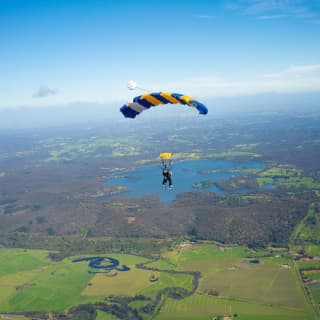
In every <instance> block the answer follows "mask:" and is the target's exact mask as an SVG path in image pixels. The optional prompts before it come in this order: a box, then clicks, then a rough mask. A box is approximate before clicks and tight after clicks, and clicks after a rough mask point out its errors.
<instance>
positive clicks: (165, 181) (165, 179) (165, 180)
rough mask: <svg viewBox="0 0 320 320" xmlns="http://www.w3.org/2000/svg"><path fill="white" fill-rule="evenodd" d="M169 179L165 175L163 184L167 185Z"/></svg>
mask: <svg viewBox="0 0 320 320" xmlns="http://www.w3.org/2000/svg"><path fill="white" fill-rule="evenodd" d="M167 181H168V179H167V178H166V177H163V180H162V185H165V184H166V183H167Z"/></svg>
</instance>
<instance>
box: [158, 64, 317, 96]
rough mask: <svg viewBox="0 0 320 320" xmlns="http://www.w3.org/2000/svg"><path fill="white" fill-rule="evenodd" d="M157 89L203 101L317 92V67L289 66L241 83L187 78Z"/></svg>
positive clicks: (209, 78) (240, 81)
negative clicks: (254, 95) (197, 97)
mask: <svg viewBox="0 0 320 320" xmlns="http://www.w3.org/2000/svg"><path fill="white" fill-rule="evenodd" d="M158 87H159V88H166V89H167V90H171V91H176V92H182V93H187V94H190V95H191V96H192V95H193V96H207V97H211V96H233V95H244V94H245V95H251V94H259V93H267V92H278V93H289V92H310V91H320V64H314V65H304V66H290V67H288V68H287V69H286V70H285V71H280V72H275V73H271V74H263V75H257V76H255V77H251V78H242V79H239V78H238V79H226V78H221V77H190V78H187V79H183V80H180V81H174V82H171V83H163V84H158Z"/></svg>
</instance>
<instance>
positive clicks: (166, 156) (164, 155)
mask: <svg viewBox="0 0 320 320" xmlns="http://www.w3.org/2000/svg"><path fill="white" fill-rule="evenodd" d="M171 157H172V153H171V152H162V153H160V159H163V160H166V159H167V160H169V159H171Z"/></svg>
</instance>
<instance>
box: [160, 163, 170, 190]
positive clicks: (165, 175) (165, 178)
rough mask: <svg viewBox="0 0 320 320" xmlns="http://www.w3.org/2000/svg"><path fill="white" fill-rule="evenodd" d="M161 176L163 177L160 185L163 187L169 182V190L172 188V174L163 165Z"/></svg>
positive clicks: (166, 166)
mask: <svg viewBox="0 0 320 320" xmlns="http://www.w3.org/2000/svg"><path fill="white" fill-rule="evenodd" d="M162 175H163V180H162V185H163V186H165V185H166V183H167V182H169V188H170V189H171V188H172V178H171V177H172V172H171V171H170V169H169V167H168V165H166V164H165V165H164V167H163V169H162Z"/></svg>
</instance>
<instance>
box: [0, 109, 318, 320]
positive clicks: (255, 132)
mask: <svg viewBox="0 0 320 320" xmlns="http://www.w3.org/2000/svg"><path fill="white" fill-rule="evenodd" d="M167 121H168V120H163V123H162V122H161V121H160V123H159V127H158V126H155V125H154V122H153V123H145V122H143V121H140V122H139V121H138V122H137V123H136V122H135V123H134V124H133V125H130V126H124V125H123V123H122V122H121V123H108V125H107V126H106V125H96V126H92V127H84V128H81V127H80V128H79V127H74V128H68V129H66V128H56V129H24V130H16V131H10V132H9V131H6V130H1V131H0V137H1V139H0V148H1V150H2V152H1V154H0V221H1V224H0V245H1V248H0V262H1V264H0V314H1V315H0V319H1V317H2V318H3V319H8V317H11V319H12V318H13V319H15V318H16V319H29V318H30V319H31V318H37V319H47V318H50V319H117V318H119V319H212V318H215V319H222V318H223V317H225V319H228V318H227V317H229V319H257V318H258V319H270V320H271V319H277V320H278V319H316V318H317V317H319V316H320V310H319V304H320V202H319V196H320V163H319V162H317V161H314V159H318V158H319V156H320V149H319V141H320V117H319V116H317V115H314V114H313V115H312V116H311V115H308V116H301V115H299V116H291V115H287V114H286V115H283V114H282V115H279V114H277V115H274V114H272V115H265V116H264V117H261V115H259V116H248V117H247V118H243V117H240V118H233V119H229V120H226V119H212V118H209V120H205V121H203V122H200V121H194V120H193V119H192V118H188V117H186V118H182V119H181V120H175V122H174V124H175V126H174V128H173V127H172V128H170V127H168V126H166V125H165V124H166V123H167ZM120 124H121V125H120ZM306 128H308V130H306ZM151 129H152V130H151ZM142 132H149V135H148V136H147V137H145V139H139V137H140V136H141V133H142ZM266 132H268V135H266ZM199 137H201V139H199ZM164 141H165V142H166V143H165V147H167V146H168V143H169V145H170V151H172V152H173V154H174V155H175V162H176V163H177V164H176V166H177V170H178V167H179V165H180V163H183V162H182V161H185V160H192V161H195V163H196V161H199V163H200V162H201V161H203V160H204V159H206V160H209V161H222V162H223V161H229V162H232V163H234V164H235V165H233V166H232V167H230V168H198V169H197V170H196V172H195V174H196V177H197V178H196V181H193V182H192V183H190V186H188V190H186V191H181V192H178V190H179V187H178V186H177V191H176V193H175V194H174V198H173V199H171V201H170V202H167V203H165V202H163V201H162V199H161V197H160V196H159V195H157V194H156V193H154V192H151V193H148V192H147V191H146V192H144V193H143V194H139V195H132V194H129V193H128V192H127V191H128V185H125V184H123V183H112V184H111V183H108V181H110V179H113V181H118V182H119V181H120V180H117V179H118V178H119V177H126V179H127V178H128V179H129V180H130V181H131V182H132V181H134V179H135V173H137V172H138V173H139V175H141V174H142V175H143V174H144V172H145V174H148V172H149V171H148V170H150V168H155V170H158V171H159V172H157V173H156V175H158V176H159V177H158V178H157V179H158V180H157V181H155V182H154V183H155V184H157V185H159V188H161V170H160V169H159V168H158V169H157V167H156V166H158V165H159V159H158V156H159V152H162V151H166V150H163V148H164V143H163V142H164ZM257 162H258V163H261V164H262V165H261V166H258V167H257V166H254V165H253V166H250V165H244V163H257ZM137 168H138V169H137ZM146 168H148V169H146ZM136 170H139V171H136ZM173 170H174V167H173ZM174 177H175V176H174ZM178 177H179V176H176V178H177V180H175V184H177V185H179V179H178ZM218 177H223V179H220V178H218ZM131 185H132V186H134V183H132V184H131ZM129 187H130V186H129ZM213 190H219V191H220V192H214V191H213ZM242 191H245V192H242ZM161 192H170V191H169V190H164V191H161ZM94 258H95V259H96V260H95V261H96V264H94V263H93V264H90V261H91V262H92V261H93V260H94ZM76 260H81V261H79V262H77V263H75V262H73V261H76ZM112 261H113V262H112ZM116 261H118V263H119V265H117V266H116V264H117V262H116ZM112 263H113V264H114V266H115V267H114V268H113V267H112V268H111V267H110V266H111V265H112ZM94 265H96V266H100V267H101V268H100V269H99V268H94V267H93V266H94ZM108 266H109V267H108ZM102 267H103V268H102ZM125 267H126V268H127V269H126V268H125ZM101 269H103V272H101Z"/></svg>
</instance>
